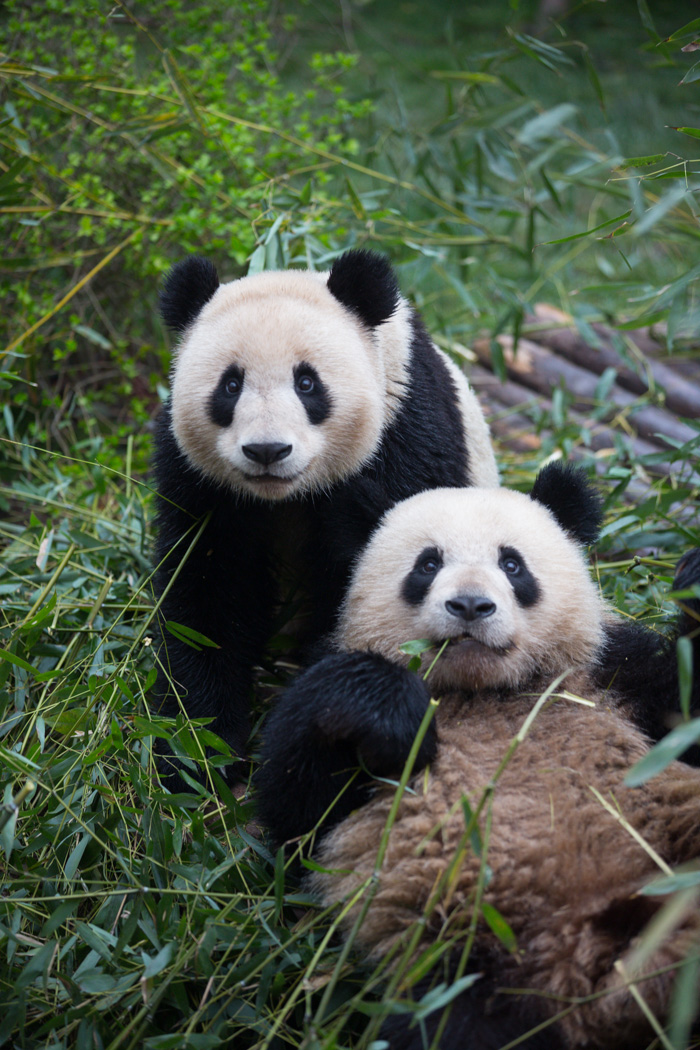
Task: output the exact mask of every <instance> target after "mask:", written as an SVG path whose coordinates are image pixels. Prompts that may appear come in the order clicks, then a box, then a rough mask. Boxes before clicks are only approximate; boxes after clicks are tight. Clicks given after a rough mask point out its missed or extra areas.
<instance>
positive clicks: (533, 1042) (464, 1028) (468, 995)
mask: <svg viewBox="0 0 700 1050" xmlns="http://www.w3.org/2000/svg"><path fill="white" fill-rule="evenodd" d="M455 961H456V960H455V959H452V958H451V959H450V960H449V961H448V963H447V966H446V969H447V973H445V972H444V969H443V964H442V963H441V964H439V968H438V972H435V971H433V973H429V974H428V975H427V976H426V977H424V978H422V979H421V980H420V981H419V982H418V983H417V984H415V985H414V986H413V988H412V989H411V997H412V999H413V1001H414V1002H416V1003H419V1002H420V1001H421V999H422V998H423V997H424V996H425V995H426V993H428V992H430V990H431V989H432V988H433V987H435V985H436V984H438V983H441V982H446V983H447V984H451V983H452V982H453V981H454V980H455V979H456V977H457V973H456V967H455V965H454V964H455ZM498 972H499V966H498V959H497V957H496V958H494V957H492V953H485V955H484V957H479V956H477V954H476V953H474V952H472V953H471V954H470V956H469V961H468V969H467V973H468V974H474V973H479V974H480V976H479V978H478V980H477V981H475V982H474V984H472V985H470V986H469V987H468V988H466V989H465V990H464V991H462V992H460V993H459V994H458V995H457V996H455V998H454V999H453V1000H452V1003H451V1005H450V1007H449V1013H448V1015H447V1018H446V1020H445V1022H444V1024H442V1027H441V1033H440V1041H439V1043H438V1044H437V1046H438V1048H439V1050H501V1047H504V1046H508V1045H509V1044H510V1043H512V1042H514V1041H516V1040H518V1039H519V1040H520V1042H518V1048H519V1050H520V1048H522V1050H564V1045H565V1044H564V1041H563V1039H562V1037H561V1035H560V1033H559V1031H558V1029H557V1026H556V1024H548V1023H546V1022H547V1019H548V1015H547V1013H546V1012H545V1009H544V1008H543V1004H542V1000H541V999H538V998H537V997H536V996H532V995H529V996H528V995H526V994H519V995H516V994H513V993H507V992H499V990H498V984H499V983H500V982H499V980H498V979H494V973H495V974H497V973H498ZM506 983H507V982H506ZM444 1012H445V1010H444V1009H437V1010H434V1011H433V1012H432V1013H430V1014H428V1015H427V1017H425V1019H424V1020H423V1023H422V1024H418V1023H417V1021H415V1020H414V1019H413V1015H412V1014H410V1013H400V1014H394V1015H393V1016H390V1017H388V1018H387V1020H386V1021H384V1023H383V1024H382V1027H381V1030H380V1033H379V1036H380V1039H385V1040H386V1041H387V1043H388V1044H389V1048H390V1050H429V1048H430V1050H432V1048H433V1047H434V1046H435V1045H436V1044H435V1038H436V1036H437V1032H438V1028H439V1027H440V1026H441V1023H442V1021H443V1015H444ZM540 1026H542V1027H541V1028H540ZM538 1028H540V1030H539V1031H536V1029H538ZM528 1032H531V1033H532V1034H531V1035H527V1033H528Z"/></svg>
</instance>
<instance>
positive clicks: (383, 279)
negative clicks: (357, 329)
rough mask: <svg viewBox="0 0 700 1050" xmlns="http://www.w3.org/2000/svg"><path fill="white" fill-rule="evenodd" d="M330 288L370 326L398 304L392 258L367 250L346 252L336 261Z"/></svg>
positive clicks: (385, 317)
mask: <svg viewBox="0 0 700 1050" xmlns="http://www.w3.org/2000/svg"><path fill="white" fill-rule="evenodd" d="M328 290H329V292H330V293H331V295H333V296H335V298H336V299H337V300H338V302H340V303H342V304H343V306H346V307H347V308H348V310H352V312H353V313H354V314H357V316H358V317H359V318H360V320H361V321H362V322H363V323H364V324H366V325H368V326H369V327H370V328H374V327H375V326H376V325H378V324H381V323H382V321H386V320H388V318H389V317H391V315H392V314H393V312H394V310H395V309H396V307H397V306H398V303H399V286H398V283H397V281H396V274H395V273H394V271H393V270H392V268H391V266H390V265H389V261H388V260H387V259H385V257H384V256H383V255H378V254H377V253H376V252H369V251H366V250H364V249H356V250H353V251H350V252H344V253H343V254H342V255H341V256H340V257H339V258H338V259H336V260H335V262H334V263H333V265H332V267H331V272H330V274H329V275H328Z"/></svg>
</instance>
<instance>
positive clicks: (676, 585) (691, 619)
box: [673, 547, 700, 630]
mask: <svg viewBox="0 0 700 1050" xmlns="http://www.w3.org/2000/svg"><path fill="white" fill-rule="evenodd" d="M698 584H700V547H695V548H694V549H693V550H691V551H688V552H687V553H686V554H684V555H683V557H682V558H681V560H680V561H679V562H678V564H677V566H676V574H675V576H674V578H673V589H674V591H686V590H690V589H691V588H692V587H694V586H696V585H698ZM679 601H680V604H681V606H682V607H683V611H684V612H685V620H687V621H688V622H687V627H686V630H693V629H699V630H700V597H693V598H681V599H679Z"/></svg>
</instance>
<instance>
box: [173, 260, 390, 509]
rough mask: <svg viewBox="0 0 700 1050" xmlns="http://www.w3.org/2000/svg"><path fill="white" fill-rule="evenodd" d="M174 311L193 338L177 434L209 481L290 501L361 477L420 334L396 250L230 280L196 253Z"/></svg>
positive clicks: (176, 390) (184, 266)
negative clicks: (403, 292)
mask: <svg viewBox="0 0 700 1050" xmlns="http://www.w3.org/2000/svg"><path fill="white" fill-rule="evenodd" d="M161 312H162V315H163V319H164V320H165V322H166V324H168V325H169V326H170V327H171V328H173V329H174V330H175V331H177V332H180V333H181V334H182V337H181V343H180V346H179V348H178V351H177V354H176V357H175V361H174V365H173V371H172V399H171V407H172V426H173V432H174V435H175V438H176V440H177V443H178V445H179V447H180V449H181V450H182V452H183V453H184V454H185V456H186V457H187V459H188V461H189V462H190V463H191V464H192V465H193V466H194V467H195V468H197V469H198V470H199V471H201V472H202V473H203V474H204V475H206V476H207V477H209V478H211V479H213V480H215V481H216V482H219V483H220V484H222V485H225V486H227V487H229V488H231V489H233V490H234V491H236V492H242V493H247V494H249V495H251V496H254V497H258V498H261V499H266V500H280V499H285V498H287V497H289V496H293V495H295V494H301V493H304V492H309V491H318V490H320V489H323V488H325V487H326V486H328V485H329V484H332V483H333V482H335V481H337V480H340V479H341V478H344V477H347V476H349V475H350V474H352V473H354V472H355V471H356V470H358V469H359V468H360V467H361V466H362V464H363V463H364V462H366V461H367V460H368V459H369V458H370V457H371V455H372V454H373V452H374V451H375V450H376V449H377V447H378V445H379V443H380V437H381V433H382V430H383V428H384V426H385V425H386V423H387V421H388V418H389V417H390V414H391V413H392V411H393V410H395V409H393V407H392V406H393V404H394V402H395V398H394V397H393V395H392V391H393V388H394V387H397V386H398V388H399V389H400V383H401V382H402V380H403V378H404V372H405V367H406V364H407V359H408V355H409V349H410V338H411V336H410V322H409V317H408V308H407V305H406V304H405V302H404V301H403V300H401V298H400V296H399V291H398V286H397V283H396V278H395V275H394V273H393V271H392V269H391V267H390V266H389V264H388V263H387V262H386V260H385V259H384V258H383V257H382V256H379V255H376V254H374V253H372V252H367V251H351V252H346V253H345V254H344V255H342V256H341V257H340V258H339V259H338V260H337V261H336V262H335V263H334V265H333V267H332V268H331V271H330V273H326V274H316V273H312V272H307V271H302V270H296V271H293V270H289V271H284V272H268V273H260V274H255V275H253V276H250V277H244V278H242V279H241V280H238V281H231V282H230V283H227V284H223V285H220V284H219V280H218V276H217V274H216V270H215V269H214V267H213V266H212V265H211V263H209V262H207V260H205V259H201V258H199V257H197V256H193V257H191V258H189V259H186V260H185V261H184V262H182V263H179V264H178V265H177V266H175V267H174V268H173V269H172V270H171V271H170V274H169V275H168V277H167V279H166V282H165V285H164V288H163V292H162V294H161ZM386 322H389V323H388V324H386ZM380 333H381V334H380Z"/></svg>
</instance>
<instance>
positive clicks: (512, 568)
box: [501, 555, 522, 576]
mask: <svg viewBox="0 0 700 1050" xmlns="http://www.w3.org/2000/svg"><path fill="white" fill-rule="evenodd" d="M521 567H522V566H521V564H520V562H519V561H518V559H517V558H513V557H512V556H511V555H507V556H506V557H505V558H501V568H502V569H503V571H504V572H505V573H507V575H508V576H517V575H518V573H519V572H520V569H521Z"/></svg>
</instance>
